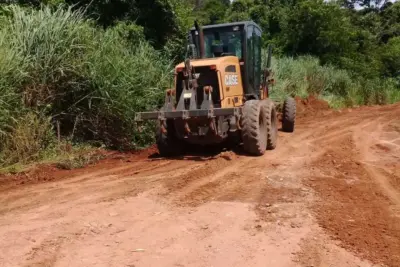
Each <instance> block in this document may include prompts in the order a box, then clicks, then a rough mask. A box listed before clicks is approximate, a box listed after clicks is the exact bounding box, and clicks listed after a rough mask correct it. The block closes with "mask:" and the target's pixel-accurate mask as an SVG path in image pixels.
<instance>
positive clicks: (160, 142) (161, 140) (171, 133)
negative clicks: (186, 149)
mask: <svg viewBox="0 0 400 267" xmlns="http://www.w3.org/2000/svg"><path fill="white" fill-rule="evenodd" d="M164 127H165V128H166V130H167V132H166V133H165V132H163V131H162V128H161V124H160V122H158V123H157V127H156V143H157V148H158V152H159V154H160V156H162V157H173V156H179V155H181V154H182V153H183V144H182V142H180V140H179V139H178V138H177V137H176V135H175V125H174V123H173V121H166V122H164Z"/></svg>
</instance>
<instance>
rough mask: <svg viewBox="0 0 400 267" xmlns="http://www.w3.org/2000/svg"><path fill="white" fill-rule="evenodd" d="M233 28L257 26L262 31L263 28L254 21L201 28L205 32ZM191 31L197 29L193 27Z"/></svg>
mask: <svg viewBox="0 0 400 267" xmlns="http://www.w3.org/2000/svg"><path fill="white" fill-rule="evenodd" d="M233 26H244V27H247V26H255V27H256V28H258V29H259V30H260V31H262V30H261V27H260V26H259V25H258V24H257V23H255V22H254V21H239V22H231V23H222V24H212V25H204V26H201V27H202V28H203V30H208V29H216V28H224V27H233ZM190 30H191V31H195V30H196V28H195V27H192V28H191V29H190Z"/></svg>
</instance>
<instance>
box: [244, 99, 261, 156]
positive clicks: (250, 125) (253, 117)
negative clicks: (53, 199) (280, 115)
mask: <svg viewBox="0 0 400 267" xmlns="http://www.w3.org/2000/svg"><path fill="white" fill-rule="evenodd" d="M241 124H242V140H243V147H244V150H245V151H246V152H247V153H249V154H251V155H254V156H261V155H264V153H265V150H266V147H267V130H266V129H267V122H266V118H265V114H264V109H263V105H262V101H259V100H249V101H246V102H245V103H244V106H243V116H242V121H241Z"/></svg>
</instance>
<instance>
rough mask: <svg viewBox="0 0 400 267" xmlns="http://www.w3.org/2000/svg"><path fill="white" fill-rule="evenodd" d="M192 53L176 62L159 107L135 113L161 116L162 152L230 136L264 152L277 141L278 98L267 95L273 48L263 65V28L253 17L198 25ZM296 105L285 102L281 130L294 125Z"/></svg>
mask: <svg viewBox="0 0 400 267" xmlns="http://www.w3.org/2000/svg"><path fill="white" fill-rule="evenodd" d="M188 52H191V53H188V54H191V57H189V56H188V57H187V59H186V60H185V61H184V62H182V63H180V64H179V65H177V66H176V67H175V87H174V88H173V89H168V90H167V91H166V94H165V104H164V106H163V107H162V108H161V109H160V110H159V111H154V112H140V113H136V117H135V120H136V121H143V120H157V121H158V127H157V129H156V141H157V146H158V149H159V152H160V154H161V155H163V156H172V155H178V154H181V153H182V151H183V149H184V147H185V146H187V145H190V144H197V145H212V144H218V143H222V142H224V141H226V140H228V139H229V138H232V139H233V140H236V141H235V142H241V143H243V147H244V150H245V151H246V152H247V153H249V154H251V155H255V156H260V155H263V154H264V153H265V151H266V150H267V149H274V148H275V147H276V144H277V131H278V126H277V123H278V120H277V112H276V107H275V103H274V102H273V101H272V100H271V99H269V92H270V90H269V89H270V88H269V86H270V83H271V81H272V80H271V77H270V76H271V69H270V65H271V64H270V63H271V49H269V51H268V62H267V69H265V70H263V71H261V29H260V27H259V26H258V25H257V24H255V23H254V22H252V21H248V22H247V21H246V22H237V23H229V24H218V25H210V26H205V27H204V28H202V27H200V26H199V25H198V24H197V23H195V27H194V28H192V30H191V31H190V33H189V46H188ZM295 116H296V105H295V101H294V99H293V98H288V99H286V100H285V102H284V104H283V116H282V130H284V131H287V132H293V131H294V124H295Z"/></svg>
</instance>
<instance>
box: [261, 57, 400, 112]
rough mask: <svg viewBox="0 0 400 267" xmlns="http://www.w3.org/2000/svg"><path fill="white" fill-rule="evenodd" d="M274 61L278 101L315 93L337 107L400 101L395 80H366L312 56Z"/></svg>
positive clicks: (273, 93) (275, 93)
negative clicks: (288, 97)
mask: <svg viewBox="0 0 400 267" xmlns="http://www.w3.org/2000/svg"><path fill="white" fill-rule="evenodd" d="M264 62H265V61H264ZM272 63H273V65H272V69H273V71H274V77H275V79H276V80H277V83H276V86H274V87H273V89H272V97H273V98H277V99H279V100H282V99H284V98H285V97H286V96H288V95H292V96H300V97H306V96H308V95H314V96H319V97H321V98H323V99H325V100H327V101H328V102H329V104H330V105H331V106H332V107H336V108H339V107H345V106H357V105H370V104H388V103H394V102H397V101H400V88H399V84H398V83H397V82H396V81H395V80H393V79H374V80H371V79H365V78H364V77H358V76H357V74H354V73H349V72H348V71H346V70H341V69H337V68H335V67H333V66H330V65H325V66H322V65H321V64H320V62H319V60H318V59H317V58H315V57H312V56H301V57H298V58H291V57H284V58H275V59H273V61H272Z"/></svg>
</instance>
